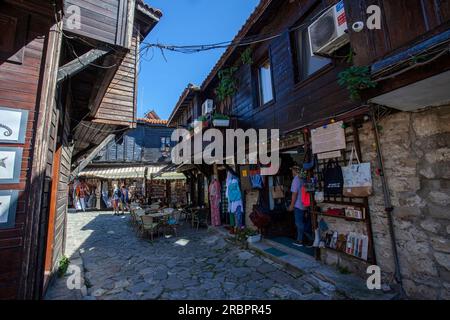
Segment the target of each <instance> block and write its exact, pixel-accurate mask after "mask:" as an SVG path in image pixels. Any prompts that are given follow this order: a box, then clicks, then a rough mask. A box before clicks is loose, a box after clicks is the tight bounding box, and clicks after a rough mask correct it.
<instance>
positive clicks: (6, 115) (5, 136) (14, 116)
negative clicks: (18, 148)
mask: <svg viewBox="0 0 450 320" xmlns="http://www.w3.org/2000/svg"><path fill="white" fill-rule="evenodd" d="M21 123H22V112H20V111H13V110H1V111H0V139H2V140H7V141H18V140H19V134H20V125H21Z"/></svg>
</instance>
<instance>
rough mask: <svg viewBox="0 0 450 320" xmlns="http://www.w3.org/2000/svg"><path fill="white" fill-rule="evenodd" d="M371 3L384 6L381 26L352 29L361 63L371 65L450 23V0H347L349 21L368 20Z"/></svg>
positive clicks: (358, 62)
mask: <svg viewBox="0 0 450 320" xmlns="http://www.w3.org/2000/svg"><path fill="white" fill-rule="evenodd" d="M372 4H375V5H378V6H380V8H381V9H382V13H381V17H382V25H381V30H368V29H365V30H364V31H362V32H360V33H355V32H353V31H352V30H350V35H351V41H352V46H353V48H354V50H355V53H356V55H355V63H356V64H358V65H369V64H371V63H373V62H374V61H376V60H379V59H381V58H383V57H384V56H386V55H388V54H390V53H391V52H395V51H398V50H399V49H401V48H403V47H405V46H408V45H411V44H412V43H414V42H417V41H421V40H423V39H424V38H425V37H429V36H430V35H434V34H436V33H438V32H441V31H443V30H445V29H448V28H449V27H450V0H434V1H428V0H425V1H423V0H396V1H392V0H360V1H353V0H345V5H346V10H347V17H348V20H349V23H350V24H352V23H353V22H356V21H364V22H365V21H367V18H368V15H367V13H366V9H367V7H368V6H369V5H372Z"/></svg>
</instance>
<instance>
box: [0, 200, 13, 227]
mask: <svg viewBox="0 0 450 320" xmlns="http://www.w3.org/2000/svg"><path fill="white" fill-rule="evenodd" d="M10 205H11V196H0V223H7V222H8V215H9V206H10Z"/></svg>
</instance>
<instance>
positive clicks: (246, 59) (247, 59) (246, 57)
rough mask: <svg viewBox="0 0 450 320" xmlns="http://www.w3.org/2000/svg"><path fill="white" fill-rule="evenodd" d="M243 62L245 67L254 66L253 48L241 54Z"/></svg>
mask: <svg viewBox="0 0 450 320" xmlns="http://www.w3.org/2000/svg"><path fill="white" fill-rule="evenodd" d="M241 62H242V64H243V65H245V64H248V65H251V64H253V59H252V48H250V47H248V48H247V49H245V50H244V51H243V52H242V53H241Z"/></svg>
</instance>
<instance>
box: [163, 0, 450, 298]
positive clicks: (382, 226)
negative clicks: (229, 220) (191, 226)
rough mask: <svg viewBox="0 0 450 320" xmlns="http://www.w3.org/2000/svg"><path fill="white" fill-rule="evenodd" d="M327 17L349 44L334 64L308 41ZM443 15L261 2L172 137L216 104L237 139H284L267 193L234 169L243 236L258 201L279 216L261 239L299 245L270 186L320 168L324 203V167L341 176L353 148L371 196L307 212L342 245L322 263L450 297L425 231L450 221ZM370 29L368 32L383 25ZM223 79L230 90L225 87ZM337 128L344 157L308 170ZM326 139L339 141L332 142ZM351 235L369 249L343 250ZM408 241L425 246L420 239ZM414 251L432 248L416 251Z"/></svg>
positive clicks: (379, 4) (438, 234) (416, 292)
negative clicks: (262, 132) (377, 270)
mask: <svg viewBox="0 0 450 320" xmlns="http://www.w3.org/2000/svg"><path fill="white" fill-rule="evenodd" d="M373 5H375V7H373ZM370 6H372V7H370ZM333 8H335V9H333ZM330 10H335V12H337V13H338V14H339V16H336V17H335V18H336V19H337V22H336V25H342V24H344V23H346V24H347V26H348V28H347V29H348V30H347V31H346V32H345V33H343V34H342V39H345V42H344V43H342V44H341V45H338V46H335V47H334V49H335V50H333V52H332V53H323V54H320V53H319V52H317V54H315V55H313V54H312V53H311V51H312V50H311V45H312V42H310V41H309V40H310V39H309V32H310V31H309V29H310V28H312V25H313V23H315V22H316V21H318V20H319V18H321V17H325V19H324V20H327V19H328V18H327V15H326V14H327V12H330ZM344 10H345V13H344ZM378 10H379V11H378ZM377 13H379V16H378V17H377V16H374V14H377ZM449 15H450V7H449V2H448V1H444V0H440V1H419V0H417V1H409V0H408V1H406V0H405V1H389V0H386V1H363V0H362V1H351V0H346V1H332V0H331V1H326V0H325V1H319V0H317V1H314V0H311V1H309V0H298V1H287V0H262V1H260V3H259V5H258V6H257V7H256V8H255V10H254V12H253V13H252V14H251V15H250V17H249V18H248V20H247V21H246V22H245V24H244V25H243V26H242V28H241V29H240V31H239V32H238V34H237V36H236V37H235V38H234V40H233V41H232V45H230V46H229V47H228V48H227V49H226V51H225V53H224V54H223V55H222V57H221V58H220V59H219V61H218V62H217V64H216V65H215V67H214V68H213V70H212V71H211V73H210V74H209V75H208V76H207V78H206V79H205V81H204V82H203V83H202V85H201V86H200V88H198V87H188V88H187V89H186V90H185V91H184V93H183V94H182V96H181V98H180V101H179V102H178V104H177V105H176V107H175V109H174V111H173V113H172V116H171V119H170V120H169V125H170V124H172V125H184V126H186V125H188V124H189V122H191V121H193V120H195V118H196V117H198V116H199V115H201V113H202V107H201V106H202V105H203V104H204V103H205V101H207V100H208V99H210V100H213V101H214V102H213V105H214V107H213V111H212V113H214V112H221V113H226V114H228V115H229V116H233V117H236V118H237V121H238V124H237V126H238V127H239V128H244V129H246V128H255V129H260V128H266V129H279V130H280V142H279V143H280V147H279V152H280V157H281V164H282V165H281V168H280V170H279V172H278V173H276V174H274V175H273V176H266V177H264V181H265V187H264V188H263V189H262V190H254V189H253V188H252V187H251V185H250V183H249V180H248V176H249V174H250V173H251V172H252V171H254V170H253V169H252V167H251V166H233V168H232V169H234V170H235V172H237V173H238V174H239V176H240V178H241V181H240V183H241V188H242V191H243V193H244V194H245V196H244V198H245V203H244V206H245V210H246V217H247V219H246V224H247V226H249V227H253V225H252V222H251V221H250V219H248V215H249V213H250V212H251V211H252V208H253V205H255V204H257V203H260V204H261V203H263V206H264V208H263V210H266V211H267V212H268V213H269V214H271V215H272V217H273V219H272V223H271V225H270V226H269V227H268V228H267V229H268V230H265V235H266V236H267V237H275V238H279V237H288V238H292V237H295V234H296V230H295V226H294V219H293V216H292V214H289V213H287V212H286V211H285V210H282V209H281V210H279V208H280V207H279V205H280V204H278V205H277V203H276V201H273V200H274V199H271V195H270V194H271V188H272V187H273V186H274V185H275V184H283V185H284V187H285V190H289V189H290V180H291V177H290V175H291V173H290V171H289V167H290V165H292V163H294V162H297V163H299V164H300V165H301V166H302V165H304V164H306V166H305V167H308V165H311V164H312V168H310V167H308V168H309V170H307V171H308V173H307V176H308V179H309V178H312V177H314V178H315V180H318V181H319V184H318V186H317V187H316V191H320V190H322V191H323V184H322V183H323V172H324V168H325V167H326V165H327V161H328V159H332V160H333V161H337V162H338V163H339V164H340V165H341V166H346V165H347V164H348V161H349V160H350V157H351V154H352V150H356V154H358V156H359V159H360V160H361V161H365V162H369V163H370V164H371V168H372V171H371V178H372V180H373V188H374V191H373V194H371V195H370V196H366V197H345V196H343V195H340V196H326V197H325V199H322V200H321V201H320V203H318V202H317V201H316V202H314V201H313V205H312V208H311V215H312V221H311V222H312V229H315V228H316V227H317V224H318V222H320V221H324V222H325V223H327V224H328V226H329V228H330V229H331V230H334V231H336V232H337V233H338V236H339V237H338V238H339V239H341V240H339V242H340V243H341V244H340V245H339V246H337V245H334V246H333V245H331V246H330V245H328V244H326V245H325V247H324V248H320V249H317V250H316V251H315V253H314V255H315V256H316V258H318V259H321V260H322V261H323V262H325V263H327V264H332V265H339V266H340V267H342V268H346V269H349V270H350V271H352V272H355V273H358V274H361V275H362V276H365V274H366V270H367V267H368V266H369V265H371V264H372V265H373V264H378V265H380V266H382V269H383V271H382V272H383V281H385V282H386V283H387V282H388V280H389V279H392V276H393V275H395V279H396V280H397V281H396V283H394V284H393V283H392V282H390V284H391V285H392V286H393V287H396V286H400V287H402V288H403V290H400V291H403V293H406V294H407V295H408V296H410V297H421V298H424V297H427V298H429V297H433V298H439V297H440V298H445V297H448V286H447V287H446V285H443V284H442V282H443V281H448V263H446V261H447V262H448V251H447V253H445V252H444V251H446V250H445V249H444V248H442V247H441V246H439V245H438V242H439V241H440V242H439V243H446V241H447V240H445V237H446V236H447V235H446V234H445V230H443V229H442V228H436V229H430V228H428V227H427V226H428V223H431V221H433V223H436V225H442V223H444V224H445V223H448V215H444V214H443V213H444V212H445V211H446V209H444V207H445V203H446V202H445V201H444V200H443V199H441V201H438V200H437V199H436V198H433V195H434V194H435V193H436V192H437V193H439V194H441V193H442V194H444V193H445V194H446V195H447V196H446V199H447V197H448V194H449V193H448V180H446V179H447V178H448V174H447V173H446V172H445V171H446V168H448V161H449V159H448V156H446V155H447V153H446V151H445V150H448V143H447V142H446V141H449V140H448V134H449V130H450V128H449V127H448V123H450V122H449V119H450V118H449V114H450V110H449V107H448V105H449V102H450V99H449V92H450V91H449V90H448V83H449V81H448V75H449V71H448V68H449V63H450V59H449V27H450V25H449ZM374 18H375V19H376V18H379V20H378V21H380V29H377V28H375V29H374V28H373V26H372V25H370V28H369V20H370V19H374ZM325 22H326V23H328V22H329V21H325ZM375 22H377V21H375ZM375 22H374V21H373V20H372V21H371V23H372V24H374V25H375V26H376V25H377V23H375ZM355 23H357V24H356V25H355V26H354V24H355ZM332 24H333V25H334V23H332ZM361 24H362V29H358V25H361ZM328 25H330V24H328ZM321 31H324V32H325V31H327V28H326V27H324V28H322V29H321ZM330 34H332V33H330ZM322 36H328V34H325V35H323V34H322ZM330 46H331V45H330ZM321 52H322V51H321ZM352 67H353V68H352ZM364 67H367V68H364ZM349 70H350V71H349ZM348 72H361V74H360V75H359V76H358V77H361V79H362V80H364V81H366V82H365V83H361V84H360V85H359V86H358V87H354V88H353V89H355V90H356V92H353V93H354V94H355V93H356V94H355V95H353V96H351V92H350V91H349V90H347V88H346V86H348V83H346V82H345V79H344V80H341V81H342V85H340V84H339V83H338V81H339V80H340V79H342V78H343V76H344V75H345V74H346V73H347V74H348ZM229 75H231V77H230V76H229ZM224 77H225V78H226V79H225V80H226V81H222V80H221V78H222V79H223V78H224ZM230 81H234V84H235V89H234V90H232V91H233V93H232V94H230V95H228V96H226V97H223V96H221V92H223V91H224V90H222V89H224V88H223V86H224V85H226V82H228V83H230ZM433 106H438V107H437V108H435V109H432V108H431V107H433ZM424 108H425V111H421V112H414V113H413V112H411V111H420V110H421V109H424ZM426 108H431V110H428V109H426ZM399 111H401V112H399ZM341 122H342V124H341ZM382 127H385V128H384V130H383V131H382V132H381V133H380V132H379V130H382V129H381V128H382ZM334 129H336V132H339V136H340V135H341V134H342V136H343V137H344V138H343V140H345V141H344V142H345V143H344V144H345V147H340V149H339V150H338V152H339V153H333V152H332V153H330V154H326V155H325V154H318V155H317V156H313V157H314V158H315V160H314V161H312V160H311V154H312V151H313V150H311V149H313V148H314V141H313V137H312V136H313V133H314V132H318V131H320V132H325V131H326V130H334ZM328 137H329V139H331V140H333V139H332V138H335V135H334V134H332V135H329V136H328ZM446 137H447V138H446ZM314 139H317V138H314ZM316 141H317V140H316ZM324 142H326V141H324ZM328 142H330V141H328ZM331 142H332V143H335V141H331ZM311 147H312V148H311ZM330 151H331V150H330ZM313 154H314V153H313ZM383 154H384V158H385V160H386V161H383ZM319 156H321V157H319ZM180 169H182V170H191V171H192V172H193V174H192V178H193V181H192V182H191V187H192V188H197V189H195V190H198V189H199V188H200V187H201V186H207V184H208V181H209V180H210V177H211V175H212V172H214V171H213V170H212V168H210V169H209V170H206V169H205V166H204V165H203V166H201V165H190V166H188V165H185V166H184V167H181V168H180ZM200 169H202V170H200ZM225 169H229V168H225ZM201 171H203V173H202V172H201ZM385 172H386V173H385ZM196 178H197V180H195V179H196ZM386 180H387V181H388V183H386ZM317 188H318V189H317ZM437 193H436V194H437ZM192 194H197V193H196V192H194V191H192ZM288 195H289V192H287V193H286V197H287V198H288ZM389 195H390V196H389ZM261 196H262V197H261ZM201 198H207V195H205V196H203V195H202V196H201ZM413 198H414V199H416V200H417V201H416V200H414V201H416V202H414V201H413V200H412V199H413ZM387 199H390V201H389V200H387ZM313 200H314V198H313ZM199 202H200V201H199ZM437 202H439V204H437ZM383 203H384V204H386V205H385V206H383V205H380V204H383ZM329 209H332V210H331V211H329ZM333 209H339V210H344V211H345V210H346V209H347V210H348V212H350V211H352V210H353V211H352V212H355V210H356V211H357V212H359V213H360V216H359V218H355V217H352V216H347V213H345V215H342V216H337V217H336V215H333V213H332V212H333ZM349 209H352V210H349ZM344 211H343V212H344ZM280 212H281V214H280ZM329 212H330V213H329ZM447 212H448V208H447ZM349 214H350V213H349ZM396 214H397V215H396ZM391 215H393V218H392V217H391ZM444 220H445V222H444ZM413 230H414V231H413ZM395 232H397V236H398V238H397V239H396V237H395ZM350 233H352V234H353V235H354V234H358V235H360V236H362V237H360V238H364V240H362V241H363V242H364V246H367V248H366V249H365V250H359V251H358V252H357V253H355V252H353V251H351V250H350V251H346V250H345V249H344V250H343V249H342V241H343V240H342V239H343V238H344V237H345V239H349V238H351V237H350ZM413 234H415V235H420V236H419V238H420V240H417V239H415V238H414V236H412V235H413ZM427 237H431V238H430V239H434V240H431V241H430V240H427V239H429V238H427ZM437 239H440V240H437ZM417 241H419V242H420V243H421V244H423V245H425V246H426V247H427V248H428V249H427V250H425V251H421V250H420V248H421V246H420V245H419V244H418V242H417ZM360 243H361V241H360ZM416 244H417V245H416ZM304 251H307V250H304ZM361 251H363V253H362V252H361ZM364 251H365V252H364ZM349 252H350V253H349ZM399 261H400V264H399ZM399 265H400V266H399ZM402 277H403V278H405V279H406V280H405V281H404V282H403V283H402ZM446 288H447V289H446Z"/></svg>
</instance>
